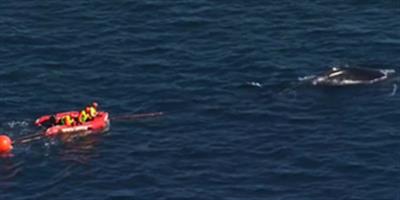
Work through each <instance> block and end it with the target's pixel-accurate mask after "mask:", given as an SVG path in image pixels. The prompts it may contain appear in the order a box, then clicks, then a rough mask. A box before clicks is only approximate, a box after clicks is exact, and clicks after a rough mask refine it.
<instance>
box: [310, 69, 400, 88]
mask: <svg viewBox="0 0 400 200" xmlns="http://www.w3.org/2000/svg"><path fill="white" fill-rule="evenodd" d="M394 73H395V70H393V69H371V68H359V67H333V68H331V69H330V70H329V71H327V72H325V73H323V74H321V75H319V76H316V77H314V78H312V79H311V83H312V85H322V86H346V85H365V84H372V83H376V82H380V81H383V80H386V79H388V78H389V77H390V75H392V74H394Z"/></svg>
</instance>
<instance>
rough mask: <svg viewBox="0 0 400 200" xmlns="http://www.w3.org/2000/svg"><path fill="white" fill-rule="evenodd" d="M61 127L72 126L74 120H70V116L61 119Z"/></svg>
mask: <svg viewBox="0 0 400 200" xmlns="http://www.w3.org/2000/svg"><path fill="white" fill-rule="evenodd" d="M60 123H61V125H65V126H74V125H75V124H76V123H75V120H74V118H72V117H71V116H70V115H66V116H64V117H63V118H61V122H60Z"/></svg>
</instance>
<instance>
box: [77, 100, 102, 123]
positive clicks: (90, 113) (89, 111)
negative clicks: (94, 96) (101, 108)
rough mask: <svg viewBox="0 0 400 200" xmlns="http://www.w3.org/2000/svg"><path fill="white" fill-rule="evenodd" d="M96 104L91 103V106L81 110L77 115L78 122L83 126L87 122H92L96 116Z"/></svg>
mask: <svg viewBox="0 0 400 200" xmlns="http://www.w3.org/2000/svg"><path fill="white" fill-rule="evenodd" d="M97 107H98V104H97V103H96V102H93V103H92V104H90V105H88V106H86V108H85V109H83V110H81V111H80V112H79V115H78V122H79V123H80V124H84V123H86V122H87V121H91V120H93V119H94V118H95V117H96V116H97Z"/></svg>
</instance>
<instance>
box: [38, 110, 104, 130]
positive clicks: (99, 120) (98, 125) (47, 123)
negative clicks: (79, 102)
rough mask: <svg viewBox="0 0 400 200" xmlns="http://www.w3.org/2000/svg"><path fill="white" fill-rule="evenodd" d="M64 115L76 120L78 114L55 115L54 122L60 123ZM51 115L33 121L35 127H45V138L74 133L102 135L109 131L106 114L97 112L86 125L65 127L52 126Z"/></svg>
mask: <svg viewBox="0 0 400 200" xmlns="http://www.w3.org/2000/svg"><path fill="white" fill-rule="evenodd" d="M66 115H71V117H73V118H78V115H79V112H77V111H72V112H64V113H58V114H55V115H54V117H55V120H56V121H60V120H61V118H62V117H64V116H66ZM51 120H54V119H52V117H51V115H45V116H42V117H40V118H38V119H37V120H36V121H35V125H36V126H44V127H47V129H46V132H45V135H46V136H56V135H59V134H64V133H68V134H75V133H84V134H91V133H103V132H105V131H107V130H108V129H109V126H110V119H109V118H108V113H107V112H98V113H97V116H96V117H95V118H94V119H93V120H91V121H88V122H86V123H83V124H79V125H75V126H65V125H52V124H53V122H51Z"/></svg>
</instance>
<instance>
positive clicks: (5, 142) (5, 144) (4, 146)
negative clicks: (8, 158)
mask: <svg viewBox="0 0 400 200" xmlns="http://www.w3.org/2000/svg"><path fill="white" fill-rule="evenodd" d="M12 149H13V146H12V141H11V139H10V138H9V137H8V136H6V135H0V153H8V152H10V151H11V150H12Z"/></svg>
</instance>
